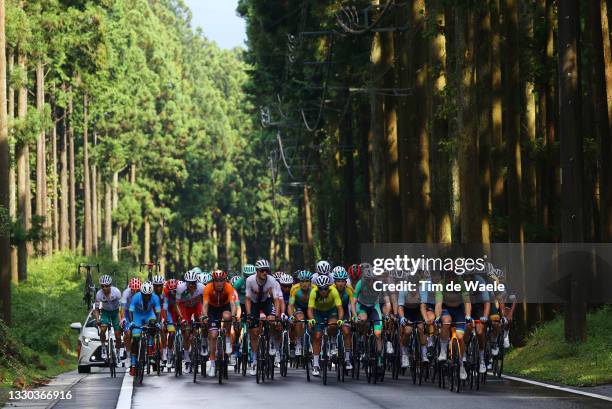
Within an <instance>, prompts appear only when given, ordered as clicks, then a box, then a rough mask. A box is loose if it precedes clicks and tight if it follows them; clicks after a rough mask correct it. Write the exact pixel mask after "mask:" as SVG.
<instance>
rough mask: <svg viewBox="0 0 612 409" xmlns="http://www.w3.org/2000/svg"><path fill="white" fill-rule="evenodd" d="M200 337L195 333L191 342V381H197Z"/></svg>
mask: <svg viewBox="0 0 612 409" xmlns="http://www.w3.org/2000/svg"><path fill="white" fill-rule="evenodd" d="M201 348H202V345H201V343H200V337H199V336H198V335H196V336H195V337H193V340H192V342H191V371H192V372H193V383H196V382H197V381H198V370H199V369H200V349H201Z"/></svg>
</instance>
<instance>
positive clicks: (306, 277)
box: [298, 270, 312, 281]
mask: <svg viewBox="0 0 612 409" xmlns="http://www.w3.org/2000/svg"><path fill="white" fill-rule="evenodd" d="M298 280H300V281H310V280H312V273H311V272H310V271H308V270H302V271H300V272H299V273H298Z"/></svg>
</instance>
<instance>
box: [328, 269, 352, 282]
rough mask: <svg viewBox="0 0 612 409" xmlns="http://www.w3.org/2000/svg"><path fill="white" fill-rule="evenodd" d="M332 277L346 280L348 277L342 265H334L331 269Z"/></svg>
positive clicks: (335, 279)
mask: <svg viewBox="0 0 612 409" xmlns="http://www.w3.org/2000/svg"><path fill="white" fill-rule="evenodd" d="M332 277H333V279H334V281H342V280H344V281H346V280H348V278H349V276H348V273H347V272H346V270H345V269H344V267H342V266H337V267H334V269H333V270H332Z"/></svg>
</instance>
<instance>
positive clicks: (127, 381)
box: [115, 368, 134, 409]
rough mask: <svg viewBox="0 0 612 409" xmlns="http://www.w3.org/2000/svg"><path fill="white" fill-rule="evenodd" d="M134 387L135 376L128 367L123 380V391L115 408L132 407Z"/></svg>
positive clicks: (126, 408)
mask: <svg viewBox="0 0 612 409" xmlns="http://www.w3.org/2000/svg"><path fill="white" fill-rule="evenodd" d="M133 388H134V378H133V377H131V376H130V370H129V368H127V370H126V371H125V375H124V376H123V382H121V393H119V400H117V406H116V407H115V409H131V407H132V389H133Z"/></svg>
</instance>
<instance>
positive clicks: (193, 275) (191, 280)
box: [183, 270, 199, 283]
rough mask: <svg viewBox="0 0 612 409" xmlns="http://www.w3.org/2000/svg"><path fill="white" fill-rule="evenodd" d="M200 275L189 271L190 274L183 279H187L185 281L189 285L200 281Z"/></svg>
mask: <svg viewBox="0 0 612 409" xmlns="http://www.w3.org/2000/svg"><path fill="white" fill-rule="evenodd" d="M198 275H199V274H198V273H196V272H195V271H193V270H189V271H188V272H186V273H185V276H184V277H183V278H184V279H185V281H186V282H187V283H195V282H196V281H198Z"/></svg>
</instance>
